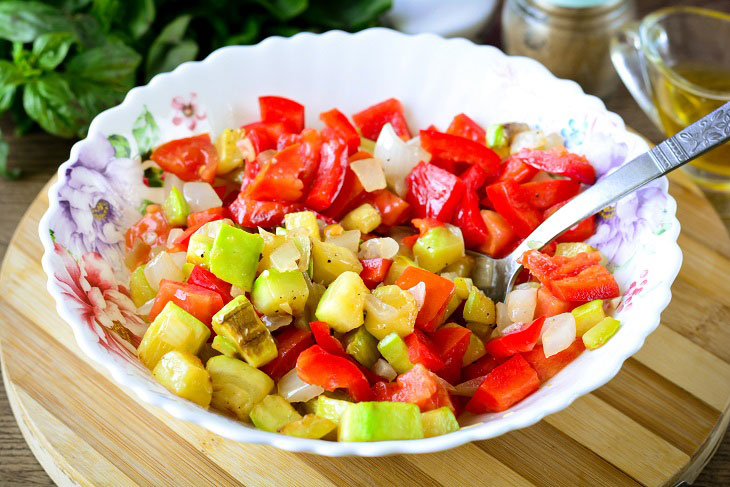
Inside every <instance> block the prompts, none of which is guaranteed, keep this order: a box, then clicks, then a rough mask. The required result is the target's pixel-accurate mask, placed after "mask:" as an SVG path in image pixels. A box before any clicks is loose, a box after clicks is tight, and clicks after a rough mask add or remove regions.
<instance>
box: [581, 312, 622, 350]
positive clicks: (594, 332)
mask: <svg viewBox="0 0 730 487" xmlns="http://www.w3.org/2000/svg"><path fill="white" fill-rule="evenodd" d="M620 327H621V323H620V322H619V321H618V320H615V319H613V318H611V317H610V316H607V317H606V318H603V319H602V320H601V321H600V322H599V323H598V324H597V325H595V326H594V327H593V328H591V329H590V330H588V331H587V332H585V333H584V334H583V344H584V345H585V346H586V348H587V349H588V350H595V349H597V348H599V347H602V346H603V345H605V344H606V342H607V341H608V340H610V339H611V337H612V336H614V335H615V334H616V332H617V331H618V329H619V328H620Z"/></svg>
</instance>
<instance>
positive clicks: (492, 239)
mask: <svg viewBox="0 0 730 487" xmlns="http://www.w3.org/2000/svg"><path fill="white" fill-rule="evenodd" d="M479 213H480V214H481V215H482V220H484V224H485V225H486V226H487V239H486V240H485V241H484V243H482V244H481V245H480V246H479V247H478V249H479V251H480V252H482V253H485V254H487V255H489V256H490V257H496V256H500V255H503V254H504V253H505V250H506V249H507V248H509V246H510V244H511V243H512V242H514V241H515V238H516V237H517V236H516V235H515V232H514V230H512V227H511V226H510V224H509V223H507V220H505V219H504V217H503V216H502V215H500V214H499V213H497V212H496V211H492V210H482V211H480V212H479Z"/></svg>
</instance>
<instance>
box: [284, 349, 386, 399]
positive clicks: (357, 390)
mask: <svg viewBox="0 0 730 487" xmlns="http://www.w3.org/2000/svg"><path fill="white" fill-rule="evenodd" d="M297 374H298V375H299V378H300V379H302V380H303V381H304V382H306V383H307V384H312V385H315V386H319V387H321V388H323V389H324V390H326V391H334V390H335V389H338V388H343V389H347V392H348V393H349V394H350V397H352V399H353V400H354V401H355V402H359V401H367V400H369V399H370V398H371V397H372V394H371V392H370V383H369V382H368V380H367V378H366V377H365V375H364V374H363V373H362V371H361V370H360V369H359V368H358V367H357V366H356V365H355V364H353V363H352V362H350V361H349V360H347V359H346V358H345V357H339V356H337V355H333V354H331V353H329V352H327V351H325V350H324V349H323V348H322V347H321V346H319V345H313V346H311V347H309V348H308V349H306V350H305V351H303V352H302V353H301V354H299V357H298V358H297Z"/></svg>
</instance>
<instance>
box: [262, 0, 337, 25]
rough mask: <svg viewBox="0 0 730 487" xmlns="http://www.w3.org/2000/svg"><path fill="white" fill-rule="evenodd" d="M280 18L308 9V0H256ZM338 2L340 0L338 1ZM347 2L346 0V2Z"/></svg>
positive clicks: (285, 18)
mask: <svg viewBox="0 0 730 487" xmlns="http://www.w3.org/2000/svg"><path fill="white" fill-rule="evenodd" d="M254 1H255V2H256V3H258V4H259V5H261V6H262V7H264V8H265V9H266V10H267V11H268V12H269V13H270V14H271V15H273V16H274V17H276V18H277V19H278V20H281V21H286V20H290V19H292V18H294V17H296V16H297V15H299V14H301V13H302V12H304V11H305V10H306V9H307V5H308V4H309V2H308V0H254ZM348 1H349V0H348ZM337 3H338V4H339V3H340V2H337ZM345 3H346V2H345Z"/></svg>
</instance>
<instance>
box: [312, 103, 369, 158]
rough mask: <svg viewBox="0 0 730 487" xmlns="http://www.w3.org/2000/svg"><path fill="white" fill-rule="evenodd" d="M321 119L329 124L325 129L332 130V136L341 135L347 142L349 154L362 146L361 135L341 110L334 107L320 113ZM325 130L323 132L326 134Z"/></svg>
mask: <svg viewBox="0 0 730 487" xmlns="http://www.w3.org/2000/svg"><path fill="white" fill-rule="evenodd" d="M319 119H320V120H322V122H324V124H325V125H326V126H327V129H325V130H329V131H331V134H332V136H336V137H339V138H340V139H342V141H344V142H345V144H347V149H348V153H349V154H354V153H355V152H357V148H358V147H360V136H359V135H358V133H357V130H355V127H353V126H352V124H351V123H350V121H349V120H348V119H347V117H346V116H345V115H344V114H343V113H342V112H341V111H339V110H338V109H336V108H333V109H332V110H330V111H328V112H324V113H320V115H319ZM324 132H325V131H323V132H322V133H323V134H324Z"/></svg>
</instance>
